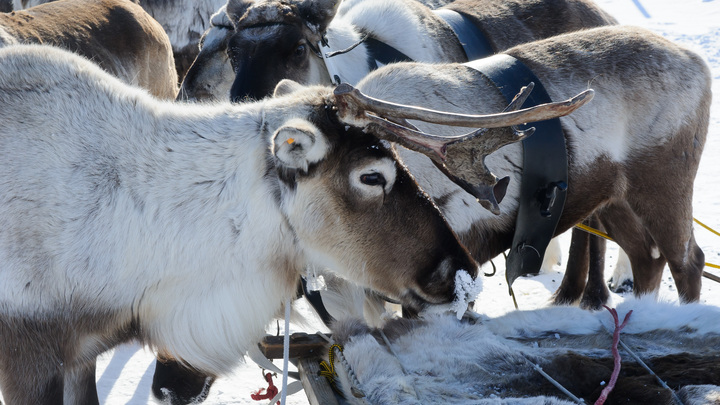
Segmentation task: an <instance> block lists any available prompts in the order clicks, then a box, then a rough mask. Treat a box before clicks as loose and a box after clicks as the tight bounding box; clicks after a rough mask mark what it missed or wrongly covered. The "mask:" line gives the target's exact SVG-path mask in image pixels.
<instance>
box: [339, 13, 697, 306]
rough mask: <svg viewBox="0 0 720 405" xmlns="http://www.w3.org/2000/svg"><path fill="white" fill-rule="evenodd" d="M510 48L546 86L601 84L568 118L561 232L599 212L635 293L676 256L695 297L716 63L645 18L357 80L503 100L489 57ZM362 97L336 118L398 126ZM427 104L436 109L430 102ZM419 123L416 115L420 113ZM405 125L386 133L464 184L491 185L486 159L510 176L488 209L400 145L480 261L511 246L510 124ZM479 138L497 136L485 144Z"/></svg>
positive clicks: (435, 99)
mask: <svg viewBox="0 0 720 405" xmlns="http://www.w3.org/2000/svg"><path fill="white" fill-rule="evenodd" d="M508 57H513V58H515V59H517V60H519V61H520V62H522V63H523V64H525V65H526V66H527V67H529V68H530V69H531V70H532V71H533V72H534V73H535V75H536V76H537V77H538V78H539V80H540V81H541V82H542V83H543V84H544V86H545V88H546V90H547V92H548V94H549V95H550V97H551V98H562V97H564V95H566V94H568V93H573V92H577V91H580V90H582V89H584V88H587V87H588V86H590V87H592V88H593V89H594V90H595V93H596V96H595V98H594V100H593V102H592V104H591V105H590V106H589V107H587V108H584V109H580V110H578V111H577V112H576V113H574V114H572V115H571V116H567V117H564V118H561V119H560V122H561V125H562V129H563V132H564V136H565V139H566V142H567V153H568V165H569V167H568V175H569V180H568V183H569V184H568V189H567V196H566V201H565V209H564V212H563V214H562V217H561V218H560V223H559V224H558V228H557V230H556V232H557V233H560V232H564V231H565V230H567V229H569V228H570V227H572V226H573V225H575V224H577V223H578V222H580V221H583V220H584V219H585V218H588V217H590V216H592V217H593V218H595V219H596V220H597V221H599V224H601V225H602V227H603V228H604V229H606V230H607V232H608V233H609V234H610V236H612V237H613V238H614V239H615V240H616V241H617V243H618V244H619V245H620V247H621V248H622V249H623V250H624V251H625V252H627V254H628V257H629V259H630V262H631V264H632V271H633V277H634V280H635V294H636V295H642V294H648V293H652V292H654V291H657V289H658V287H659V285H660V281H661V276H662V270H663V268H664V266H665V264H668V265H669V267H670V270H671V272H672V275H673V278H674V280H675V284H676V286H677V289H678V294H679V296H680V299H681V300H682V301H683V302H692V301H697V300H698V299H699V296H700V286H701V275H702V271H703V266H704V255H703V252H702V250H701V249H700V248H699V247H698V245H697V243H696V242H695V238H694V236H693V229H692V193H693V180H694V178H695V174H696V172H697V168H698V164H699V161H700V156H701V153H702V150H703V145H704V143H705V137H706V134H707V128H708V119H709V108H710V102H711V91H710V82H711V80H710V74H709V70H708V67H707V66H706V64H705V63H704V62H703V60H702V58H701V57H699V56H698V55H696V54H695V53H693V52H691V51H689V50H687V49H685V48H683V47H680V46H678V45H676V44H673V43H672V42H670V41H668V40H666V39H664V38H662V37H660V36H658V35H656V34H653V33H651V32H649V31H646V30H643V29H639V28H633V27H620V26H612V27H601V28H595V29H592V30H584V31H578V32H575V33H569V34H565V35H560V36H557V37H553V38H549V39H545V40H541V41H537V42H533V43H528V44H524V45H518V46H516V47H513V48H511V49H509V50H507V51H506V52H504V55H498V56H493V57H489V58H486V59H482V60H479V61H476V62H475V63H473V64H472V66H473V67H469V66H465V65H460V64H448V65H438V64H419V63H415V64H412V63H407V64H406V63H403V64H394V65H389V66H386V67H384V68H382V69H379V70H377V71H375V72H373V73H371V74H370V75H368V76H367V77H366V78H365V79H363V81H361V82H360V83H359V84H358V89H360V90H362V92H363V93H365V94H367V95H369V96H375V97H382V98H383V99H386V100H389V101H393V102H395V103H402V104H416V103H418V102H419V101H422V103H423V104H424V105H425V106H427V107H430V108H434V109H439V110H445V111H456V112H457V111H476V112H479V113H483V112H487V111H497V110H498V109H499V108H502V107H501V106H502V105H504V99H503V98H502V97H501V95H500V93H499V92H498V90H497V88H496V87H495V86H494V85H493V84H492V82H490V81H489V80H487V77H486V76H485V75H484V74H483V73H481V71H482V70H483V69H484V68H487V67H491V66H493V65H494V64H495V63H498V61H500V60H505V59H506V58H508ZM343 93H344V94H346V95H345V96H344V97H347V98H348V99H349V100H355V98H358V100H355V101H352V103H361V104H358V105H365V106H366V107H364V108H366V109H367V110H368V111H370V112H372V113H373V114H382V115H384V116H387V117H391V118H392V119H393V120H395V121H397V119H400V118H409V119H417V118H423V117H425V115H422V114H414V115H410V114H404V113H403V112H402V109H398V108H397V107H396V106H392V105H391V106H383V105H382V103H377V102H374V101H372V100H370V99H366V98H364V97H361V96H360V95H359V94H358V93H355V92H346V91H344V92H343ZM348 102H349V103H350V102H351V101H348ZM353 105H356V104H353ZM358 108H359V107H357V105H356V106H355V107H354V108H351V109H349V113H348V114H347V115H343V114H341V117H342V119H343V120H344V121H345V122H347V123H349V124H352V125H355V126H361V127H366V130H368V131H371V132H373V133H376V134H382V133H387V132H388V131H395V129H393V128H395V125H394V124H390V123H388V122H385V121H378V120H377V119H374V118H373V116H367V115H363V114H358V113H357V111H358ZM427 117H432V120H433V121H434V122H439V117H437V116H435V115H434V114H431V113H428V115H427ZM460 124H461V125H462V123H460ZM418 126H420V127H421V128H422V124H421V123H420V124H418ZM466 126H467V125H466ZM432 129H434V130H435V131H436V132H440V131H444V132H445V133H446V134H447V133H448V132H449V130H448V129H447V128H437V127H433V128H432ZM400 134H401V135H403V134H405V135H407V134H410V135H412V138H411V139H409V140H403V138H402V137H398V135H397V134H390V135H388V136H389V137H388V139H389V140H393V141H402V144H403V145H405V146H408V147H410V148H412V149H415V150H420V151H422V152H424V153H426V154H428V155H429V156H430V157H431V158H432V159H434V162H435V163H436V164H438V165H441V167H442V168H443V171H444V172H445V173H448V172H449V173H450V174H452V175H454V176H456V177H459V178H461V179H464V180H465V190H467V189H468V187H467V186H468V185H476V186H478V187H487V186H493V185H494V179H495V176H494V175H492V174H491V172H490V170H489V169H488V167H489V168H492V172H495V173H501V174H502V175H503V176H509V177H510V183H509V187H508V188H507V195H506V196H505V199H504V200H503V202H502V204H501V206H500V210H501V212H500V215H494V214H492V213H490V212H488V211H487V210H483V209H480V207H479V206H478V204H477V203H475V201H474V200H475V198H474V197H473V196H471V195H470V194H468V193H467V192H466V191H465V190H464V189H461V188H459V187H456V186H454V185H452V184H451V183H449V182H447V181H446V180H444V179H445V174H443V173H442V172H441V171H439V170H437V169H436V168H435V165H434V164H433V163H432V162H431V161H430V160H429V159H427V158H426V157H424V156H422V155H420V154H417V153H414V152H407V153H401V156H402V157H403V161H404V162H405V163H406V164H407V165H408V167H409V169H410V171H411V172H412V173H413V175H414V176H415V178H416V179H417V180H418V182H419V183H420V185H421V187H423V189H425V190H427V192H428V193H429V194H430V195H432V196H433V198H434V199H435V200H436V202H437V203H438V205H439V207H440V209H441V211H443V213H444V215H445V216H446V217H447V219H448V221H449V223H450V225H451V227H452V228H453V229H454V230H455V231H456V232H457V233H458V235H459V236H460V239H461V240H462V241H463V243H464V244H465V245H466V246H467V247H468V249H469V250H470V252H471V253H472V254H473V256H474V257H475V258H476V259H477V260H478V261H479V262H480V263H484V262H486V261H488V260H490V259H492V258H493V257H495V256H496V255H498V254H500V253H501V252H503V251H505V250H506V249H508V248H509V244H510V242H511V240H512V235H513V233H514V223H515V221H514V219H515V215H516V211H517V206H518V198H519V187H518V186H519V184H520V178H521V176H522V175H523V173H522V168H523V161H522V157H521V156H522V153H521V147H520V145H518V144H517V143H512V144H510V145H507V146H505V147H503V148H500V149H497V148H498V147H501V146H503V145H504V143H503V142H507V141H508V140H512V139H513V137H512V131H511V130H510V129H501V130H493V131H489V132H488V134H486V135H484V136H483V137H477V138H475V139H474V140H473V141H470V142H465V143H452V144H450V145H445V143H446V142H445V141H440V142H438V141H437V140H436V139H430V140H425V139H423V138H422V137H418V136H417V134H413V133H412V131H410V130H402V131H400ZM496 137H499V138H500V139H501V140H504V141H502V142H501V141H496V140H494V139H495V138H496ZM483 139H487V140H488V142H489V143H490V144H491V146H493V148H489V149H487V150H483V148H485V146H484V145H483V143H482V141H481V140H483ZM418 144H419V146H418ZM445 148H446V150H445ZM485 156H487V166H486V165H485ZM469 191H471V192H472V191H473V190H469ZM658 195H661V196H662V198H658ZM568 271H570V270H568ZM571 277H578V273H574V274H571Z"/></svg>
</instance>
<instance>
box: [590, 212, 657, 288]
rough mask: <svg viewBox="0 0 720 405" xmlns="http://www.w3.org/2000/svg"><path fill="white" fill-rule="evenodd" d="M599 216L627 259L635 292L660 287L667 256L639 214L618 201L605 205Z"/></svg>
mask: <svg viewBox="0 0 720 405" xmlns="http://www.w3.org/2000/svg"><path fill="white" fill-rule="evenodd" d="M601 220H602V223H603V224H604V225H605V227H606V229H607V231H608V233H609V234H610V235H611V236H612V237H613V239H615V241H616V242H617V243H618V245H620V247H621V248H622V249H623V250H624V251H625V253H627V256H628V258H629V259H630V266H631V267H632V273H633V279H634V281H633V283H634V293H635V295H636V296H642V295H645V294H649V293H656V292H657V291H658V289H659V288H660V282H661V281H662V272H663V269H664V268H665V263H666V260H665V257H664V256H663V255H661V254H660V251H659V250H658V247H657V244H656V243H655V240H654V238H653V237H652V236H651V234H650V233H649V232H648V230H647V229H646V228H645V226H644V225H643V223H642V221H641V218H640V217H638V216H637V215H636V214H635V213H634V212H633V210H632V209H631V208H630V205H629V204H628V203H627V202H620V203H616V204H612V205H609V206H607V207H605V208H604V209H603V210H602V215H601Z"/></svg>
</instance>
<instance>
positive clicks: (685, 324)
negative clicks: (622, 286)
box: [333, 298, 720, 404]
mask: <svg viewBox="0 0 720 405" xmlns="http://www.w3.org/2000/svg"><path fill="white" fill-rule="evenodd" d="M630 310H632V311H633V313H632V314H631V316H630V319H629V321H628V323H627V325H626V326H625V328H624V329H623V330H622V332H621V334H620V339H621V341H623V342H624V343H625V344H627V346H628V347H630V348H631V350H632V351H633V352H634V353H635V354H637V355H638V356H639V357H640V358H641V359H643V361H644V362H645V363H647V364H648V365H649V367H650V368H651V369H653V370H654V372H655V373H657V374H658V375H659V377H660V378H661V379H663V380H664V381H665V382H666V383H667V384H668V385H669V386H670V388H671V389H673V390H675V392H674V393H673V392H672V391H671V390H669V389H665V388H663V387H662V386H660V385H659V383H658V382H657V381H656V379H655V378H654V377H653V376H652V375H650V374H649V372H647V371H646V370H645V369H644V368H642V367H641V366H640V365H639V364H638V362H636V361H635V360H634V359H633V358H632V357H631V356H630V355H629V354H628V353H627V352H626V351H624V350H623V349H622V348H620V354H621V356H622V366H621V371H620V377H619V379H618V382H617V384H616V386H615V388H614V390H613V391H612V393H611V394H610V396H609V397H608V400H607V401H606V402H605V403H606V404H613V403H634V404H640V403H647V404H650V403H652V404H671V403H673V401H674V398H673V395H678V396H679V398H680V400H681V401H682V402H683V403H684V404H720V322H718V320H719V319H720V308H718V307H714V306H707V305H701V304H690V305H682V306H679V305H675V304H669V303H657V302H655V301H654V300H653V299H651V298H643V299H638V300H630V301H626V302H624V303H622V304H620V305H619V306H618V308H617V311H618V313H619V318H620V320H621V321H622V319H623V318H624V316H625V314H627V313H628V312H629V311H630ZM613 330H614V321H613V318H612V316H611V314H610V313H609V312H607V311H604V310H603V311H597V312H589V311H584V310H580V309H579V308H575V307H551V308H544V309H539V310H533V311H516V312H511V313H508V314H507V315H504V316H501V317H497V318H487V317H483V316H480V318H479V319H478V320H477V321H474V322H470V321H458V320H457V319H456V318H455V317H454V316H452V315H449V316H445V315H442V316H433V317H430V318H426V319H423V320H407V319H398V320H394V321H391V322H389V323H388V324H386V325H385V326H384V327H383V328H382V329H374V328H370V327H368V326H366V325H364V324H363V323H361V322H359V321H355V320H344V321H341V322H338V323H337V324H336V325H335V327H334V328H333V339H334V340H335V342H337V343H338V344H340V345H341V346H342V349H343V350H342V354H339V353H338V351H337V350H335V356H334V357H335V358H334V360H335V370H336V371H337V373H338V378H337V379H336V383H337V384H338V386H339V387H340V388H341V389H342V390H343V392H345V396H346V398H348V400H349V401H350V402H351V403H363V404H368V403H369V404H395V403H398V404H399V403H401V404H428V403H445V404H568V403H573V402H572V401H571V400H570V397H568V396H566V395H565V394H563V393H562V392H561V391H560V390H559V389H558V388H556V387H555V386H553V385H551V384H550V383H549V382H548V381H547V380H546V379H545V378H543V377H542V376H541V375H540V374H539V373H538V372H537V371H536V370H535V369H534V368H533V364H536V365H539V366H540V367H542V369H543V370H544V371H545V372H546V373H548V374H549V375H550V376H551V377H553V378H554V379H555V380H557V381H558V382H560V384H562V385H563V386H564V387H565V388H566V389H568V390H569V391H570V392H571V393H573V394H574V395H575V396H577V397H580V398H583V399H584V400H585V402H586V403H594V402H595V400H597V398H598V397H599V395H600V392H601V391H602V389H603V388H604V387H605V386H606V384H607V383H608V381H609V380H610V375H611V373H612V370H613V358H612V354H611V347H612V334H613ZM381 331H382V333H381ZM383 333H384V335H385V337H383ZM388 342H389V346H388Z"/></svg>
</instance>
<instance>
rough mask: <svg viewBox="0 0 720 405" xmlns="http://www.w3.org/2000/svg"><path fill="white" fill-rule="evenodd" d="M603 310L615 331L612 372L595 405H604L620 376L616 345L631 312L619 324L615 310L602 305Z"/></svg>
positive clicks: (618, 354)
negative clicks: (611, 319)
mask: <svg viewBox="0 0 720 405" xmlns="http://www.w3.org/2000/svg"><path fill="white" fill-rule="evenodd" d="M603 307H605V309H607V310H608V311H610V315H612V317H613V320H614V321H615V331H614V332H613V343H612V355H613V363H614V367H613V372H612V374H611V375H610V382H609V383H608V385H607V387H605V388H604V389H603V390H602V392H601V393H600V398H598V400H597V401H595V405H603V404H604V403H605V400H606V399H607V397H608V395H610V392H611V391H612V390H613V388H615V383H616V382H617V379H618V376H619V375H620V352H619V351H618V343H619V342H620V331H621V330H622V328H624V327H625V325H626V324H627V322H628V320H629V319H630V314H632V312H633V311H632V310H631V311H630V312H628V313H627V315H625V319H623V323H622V324H619V322H620V320H619V318H618V313H617V311H616V310H615V308H609V307H607V306H605V305H603Z"/></svg>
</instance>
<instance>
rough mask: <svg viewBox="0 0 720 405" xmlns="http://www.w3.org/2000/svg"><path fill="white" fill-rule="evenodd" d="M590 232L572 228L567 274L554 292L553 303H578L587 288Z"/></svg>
mask: <svg viewBox="0 0 720 405" xmlns="http://www.w3.org/2000/svg"><path fill="white" fill-rule="evenodd" d="M589 241H590V234H588V233H587V232H585V231H582V230H580V229H573V230H572V239H571V240H570V250H569V252H568V260H567V265H566V267H565V275H564V276H563V279H562V282H561V283H560V287H559V288H558V289H557V291H555V294H553V304H555V305H572V304H574V303H576V302H577V301H578V300H579V299H580V296H581V295H582V292H583V289H584V288H585V279H586V278H587V276H588V263H589V260H590V259H589V255H588V253H589V251H588V245H589V243H590V242H589Z"/></svg>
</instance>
